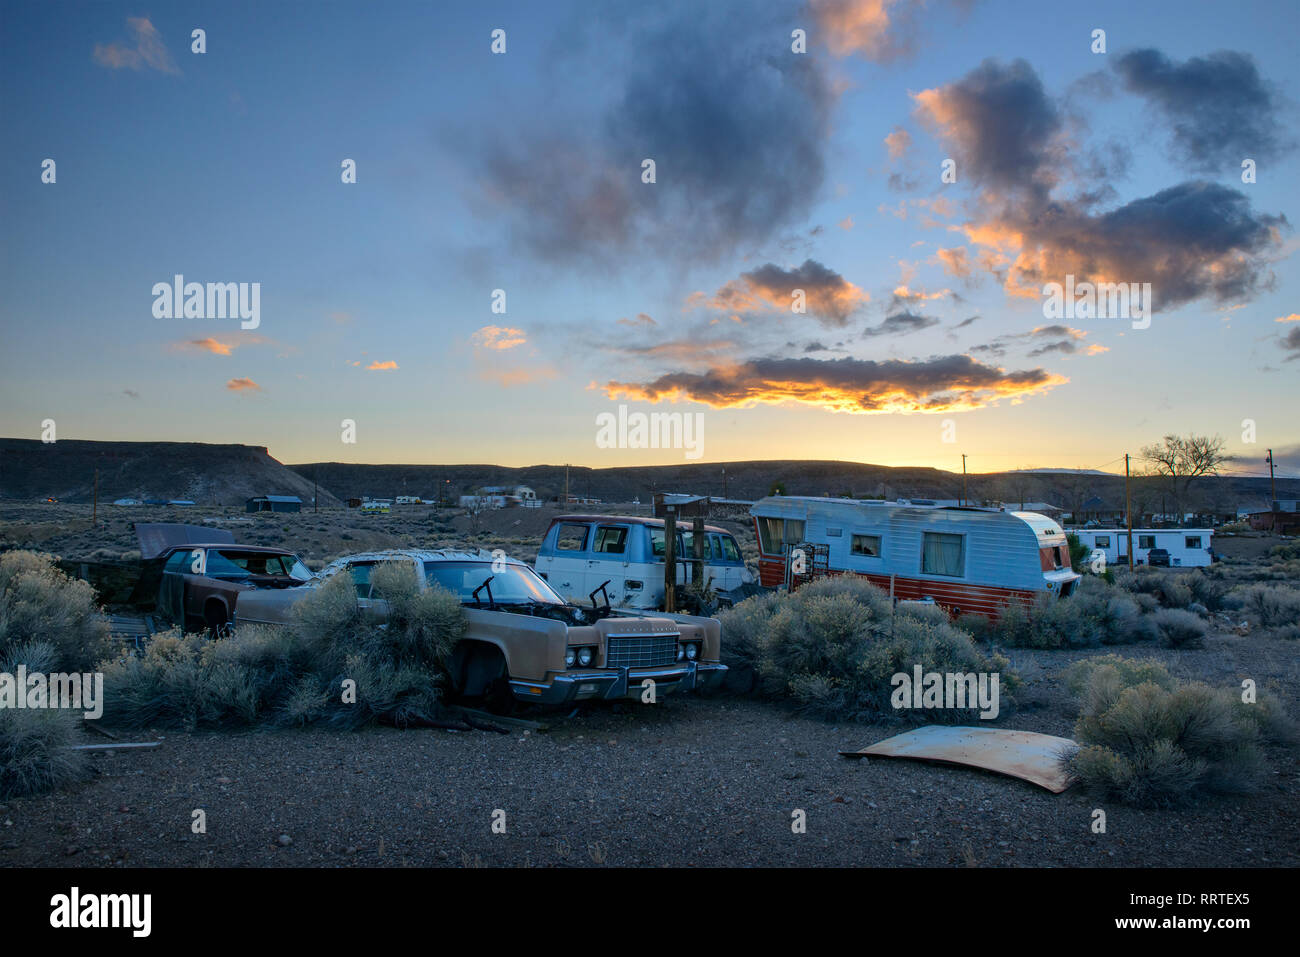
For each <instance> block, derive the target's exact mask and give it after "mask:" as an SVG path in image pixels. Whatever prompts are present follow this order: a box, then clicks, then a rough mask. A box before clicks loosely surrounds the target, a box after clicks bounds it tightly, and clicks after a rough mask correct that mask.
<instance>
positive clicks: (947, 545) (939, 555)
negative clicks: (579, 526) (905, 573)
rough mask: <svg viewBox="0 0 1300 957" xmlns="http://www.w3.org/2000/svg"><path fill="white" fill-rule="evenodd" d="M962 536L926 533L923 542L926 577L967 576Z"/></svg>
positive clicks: (922, 552)
mask: <svg viewBox="0 0 1300 957" xmlns="http://www.w3.org/2000/svg"><path fill="white" fill-rule="evenodd" d="M963 546H964V541H963V538H962V536H961V535H945V534H943V533H941V532H924V533H923V534H922V542H921V571H922V572H923V573H924V574H926V575H951V576H953V577H954V578H960V577H961V576H962V575H963V574H965V567H966V555H965V548H964V547H963Z"/></svg>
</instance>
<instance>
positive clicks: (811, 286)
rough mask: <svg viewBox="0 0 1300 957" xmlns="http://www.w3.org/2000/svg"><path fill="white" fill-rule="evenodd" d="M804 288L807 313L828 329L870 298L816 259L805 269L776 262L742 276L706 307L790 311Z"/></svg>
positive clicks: (806, 264)
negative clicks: (795, 293) (781, 265)
mask: <svg viewBox="0 0 1300 957" xmlns="http://www.w3.org/2000/svg"><path fill="white" fill-rule="evenodd" d="M796 289H802V290H803V292H804V304H805V307H806V308H807V310H808V314H809V315H811V316H812V317H813V318H814V319H816V320H817V321H819V322H821V323H822V324H823V325H826V326H842V325H844V324H845V323H846V322H847V321H848V318H849V316H851V315H852V314H853V313H854V312H855V311H856V310H857V309H859V308H860V307H861V306H863V305H864V304H865V303H867V302H868V301H869V300H870V299H871V296H870V295H869V294H867V293H865V292H863V291H862V290H861V289H859V288H858V287H857V286H855V285H854V284H853V283H851V282H849V281H848V280H847V279H845V278H844V277H843V276H841V275H840V274H839V273H837V272H836V271H835V270H833V269H830V268H828V267H826V266H823V265H822V264H821V263H819V262H817V261H816V260H813V259H808V260H805V261H804V264H803V265H802V266H798V267H796V268H794V269H783V268H781V267H780V266H777V265H775V264H773V263H767V264H766V265H763V266H759V267H758V268H757V269H755V270H752V271H751V272H746V273H741V275H740V278H739V279H732V280H730V281H729V282H727V283H726V285H724V286H723V287H722V288H721V289H719V290H718V291H717V292H716V293H715V294H714V295H713V298H712V299H708V300H706V304H707V305H708V306H709V307H710V308H712V309H718V310H722V311H726V312H733V313H741V314H743V313H754V312H763V311H769V310H772V311H785V312H788V311H789V310H790V309H791V306H792V304H793V303H794V292H795V290H796Z"/></svg>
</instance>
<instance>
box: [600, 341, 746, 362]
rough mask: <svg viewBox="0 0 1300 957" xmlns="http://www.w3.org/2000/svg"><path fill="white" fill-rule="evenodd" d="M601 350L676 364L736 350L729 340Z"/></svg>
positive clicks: (663, 343)
mask: <svg viewBox="0 0 1300 957" xmlns="http://www.w3.org/2000/svg"><path fill="white" fill-rule="evenodd" d="M601 348H604V349H608V350H609V351H611V352H618V353H621V354H623V355H628V356H640V357H645V358H651V359H671V360H673V361H676V362H690V361H699V360H700V359H701V357H705V356H709V355H711V354H716V353H720V352H730V351H732V350H733V349H735V348H736V342H735V341H734V340H731V339H695V338H692V339H670V340H667V341H662V342H653V343H651V344H650V345H648V346H635V345H615V344H609V343H606V344H603V345H602V346H601Z"/></svg>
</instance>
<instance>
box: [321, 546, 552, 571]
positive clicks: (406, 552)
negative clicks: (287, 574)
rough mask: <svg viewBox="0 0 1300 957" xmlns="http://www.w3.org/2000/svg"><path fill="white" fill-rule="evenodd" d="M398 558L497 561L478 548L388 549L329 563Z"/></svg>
mask: <svg viewBox="0 0 1300 957" xmlns="http://www.w3.org/2000/svg"><path fill="white" fill-rule="evenodd" d="M399 558H405V559H409V560H411V561H416V562H493V561H496V560H497V557H496V556H494V555H493V554H492V553H491V552H489V551H487V550H486V549H483V548H480V549H479V550H478V551H477V552H470V551H465V550H463V549H455V548H434V549H428V548H389V549H385V550H383V551H377V552H357V553H356V554H355V555H344V556H343V557H342V558H336V559H335V560H334V561H332V562H330V565H341V564H343V563H345V562H384V561H393V560H394V559H399ZM501 561H504V562H506V563H507V564H510V565H526V564H527V563H526V562H523V561H520V560H519V559H517V558H511V557H510V556H508V555H507V556H505V557H504V558H502V559H501ZM326 567H329V566H326Z"/></svg>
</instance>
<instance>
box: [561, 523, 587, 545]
mask: <svg viewBox="0 0 1300 957" xmlns="http://www.w3.org/2000/svg"><path fill="white" fill-rule="evenodd" d="M586 547H587V526H586V525H561V526H560V533H559V534H558V535H556V536H555V550H556V551H560V552H580V551H582V550H584V549H585V548H586Z"/></svg>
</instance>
